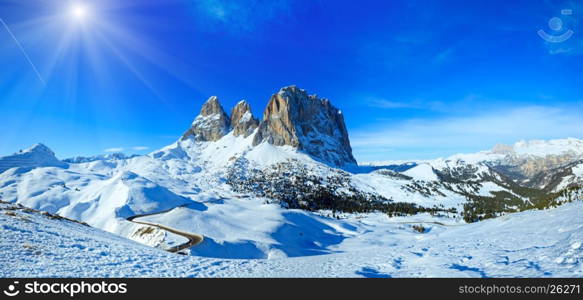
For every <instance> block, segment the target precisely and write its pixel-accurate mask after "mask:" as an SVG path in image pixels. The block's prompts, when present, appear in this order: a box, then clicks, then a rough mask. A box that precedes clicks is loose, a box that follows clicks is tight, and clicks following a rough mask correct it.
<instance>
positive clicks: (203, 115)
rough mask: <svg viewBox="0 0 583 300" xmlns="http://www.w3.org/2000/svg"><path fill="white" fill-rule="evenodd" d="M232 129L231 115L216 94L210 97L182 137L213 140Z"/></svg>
mask: <svg viewBox="0 0 583 300" xmlns="http://www.w3.org/2000/svg"><path fill="white" fill-rule="evenodd" d="M229 129H230V120H229V116H228V115H227V113H226V112H225V110H224V109H223V106H222V105H221V103H220V102H219V99H218V98H217V97H216V96H212V97H210V98H209V99H208V100H207V101H206V102H205V103H204V104H203V106H202V109H201V110H200V114H199V115H198V116H197V117H196V118H195V119H194V121H193V122H192V125H191V127H190V128H189V129H188V130H187V131H186V132H185V133H184V134H183V135H182V139H183V140H184V139H187V138H190V137H193V138H194V140H196V141H204V142H212V141H217V140H219V139H220V138H222V137H223V136H225V135H226V134H227V133H228V132H229Z"/></svg>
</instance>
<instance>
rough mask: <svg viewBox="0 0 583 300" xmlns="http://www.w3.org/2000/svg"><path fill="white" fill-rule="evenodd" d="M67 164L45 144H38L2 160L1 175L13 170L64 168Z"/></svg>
mask: <svg viewBox="0 0 583 300" xmlns="http://www.w3.org/2000/svg"><path fill="white" fill-rule="evenodd" d="M64 166H66V164H65V163H63V162H61V161H60V160H58V159H57V158H56V157H55V153H53V151H51V149H49V148H48V147H47V146H45V145H43V144H36V145H34V146H32V147H30V148H28V149H26V150H21V151H19V152H18V153H15V154H14V155H10V156H5V157H2V158H0V173H2V172H4V171H6V170H8V169H11V168H37V167H64Z"/></svg>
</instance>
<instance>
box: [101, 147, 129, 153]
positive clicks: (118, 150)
mask: <svg viewBox="0 0 583 300" xmlns="http://www.w3.org/2000/svg"><path fill="white" fill-rule="evenodd" d="M123 150H124V148H122V147H114V148H107V149H105V150H103V151H105V152H122V151H123Z"/></svg>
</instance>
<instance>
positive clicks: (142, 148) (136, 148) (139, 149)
mask: <svg viewBox="0 0 583 300" xmlns="http://www.w3.org/2000/svg"><path fill="white" fill-rule="evenodd" d="M132 149H133V150H135V151H144V150H148V149H150V147H146V146H134V147H132Z"/></svg>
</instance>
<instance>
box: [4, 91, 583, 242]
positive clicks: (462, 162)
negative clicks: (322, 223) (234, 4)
mask: <svg viewBox="0 0 583 300" xmlns="http://www.w3.org/2000/svg"><path fill="white" fill-rule="evenodd" d="M582 185H583V141H582V140H577V139H563V140H551V141H530V142H525V141H522V142H518V143H516V144H515V145H512V146H508V145H497V146H496V147H494V149H493V150H490V151H483V152H479V153H474V154H458V155H454V156H451V157H448V158H440V159H435V160H426V161H411V162H403V161H401V162H390V161H389V162H386V163H376V164H364V165H358V164H357V162H356V160H355V159H354V157H353V155H352V150H351V147H350V141H349V136H348V132H347V130H346V127H345V124H344V117H343V114H342V113H341V112H340V111H339V110H338V109H337V108H335V107H334V106H333V105H332V104H331V103H330V101H329V100H327V99H322V98H319V97H317V96H314V95H308V93H307V92H306V91H304V90H302V89H299V88H297V87H295V86H290V87H285V88H282V89H281V90H279V91H278V92H277V93H275V94H274V95H272V96H271V98H270V99H269V102H268V104H267V107H266V108H265V110H264V113H263V118H262V119H261V120H258V119H257V118H255V117H254V116H253V115H252V113H251V108H250V106H249V104H248V103H247V102H245V101H241V102H239V103H238V104H237V105H236V106H235V107H234V108H233V109H232V110H231V113H230V115H229V114H227V113H226V111H225V110H224V109H223V107H222V105H221V104H220V102H219V99H218V98H217V97H211V98H210V99H209V100H208V101H207V102H206V103H205V104H204V105H203V107H202V109H201V112H200V114H199V115H198V116H197V117H196V118H195V119H194V121H193V122H192V124H191V125H190V127H189V128H188V129H187V130H186V131H185V133H184V134H183V136H182V137H181V138H180V139H179V140H178V141H176V142H175V143H173V144H171V145H169V146H167V147H164V148H163V149H160V150H157V151H154V152H152V153H150V154H148V155H142V156H130V157H126V156H124V155H122V154H112V155H106V156H98V157H90V158H83V157H78V158H72V159H66V160H63V161H60V160H58V159H57V158H56V157H55V155H54V153H53V152H52V151H51V150H50V149H49V148H48V147H46V146H44V145H41V144H38V145H35V146H33V147H31V148H29V149H26V150H23V151H21V152H18V153H15V154H14V155H11V156H7V157H3V158H0V200H2V201H7V202H14V203H19V204H22V205H24V206H27V207H30V208H34V209H39V210H45V211H48V212H50V213H55V214H59V215H62V216H65V217H68V218H71V219H75V220H78V221H83V222H86V223H88V224H90V225H92V226H95V227H99V228H101V229H104V230H107V231H110V232H114V233H117V234H119V235H122V236H126V237H129V238H136V232H137V231H138V230H139V229H140V227H139V226H137V225H136V224H133V223H131V222H128V221H127V220H126V218H128V217H129V216H132V215H136V214H145V213H152V212H157V211H164V210H168V209H172V208H175V207H180V206H183V205H189V204H192V203H198V204H200V205H202V206H200V207H198V208H197V209H191V210H187V211H186V212H184V214H187V215H188V217H189V218H190V220H199V219H200V218H208V215H209V214H211V212H212V211H213V210H212V209H210V208H209V207H213V206H212V204H211V203H218V202H220V201H228V199H247V198H249V199H250V198H253V199H261V201H264V202H266V203H279V204H280V205H281V206H283V207H285V208H298V209H303V210H307V211H325V212H329V213H330V214H331V215H333V216H336V215H337V214H341V213H368V212H375V211H376V212H383V213H386V214H388V215H389V216H399V215H409V214H416V213H421V212H428V213H431V214H435V215H442V216H446V217H449V218H451V219H453V220H461V219H463V220H465V221H466V222H475V221H479V220H483V219H486V218H492V217H497V216H500V215H503V214H506V213H511V212H518V211H522V210H527V209H535V208H539V209H542V208H548V207H552V206H557V205H560V204H562V203H565V202H570V201H573V200H575V199H579V198H580V197H581V194H582V190H581V186H582ZM205 209H208V210H209V211H210V212H207V215H204V213H201V211H204V210H205ZM184 216H186V215H184ZM214 216H215V217H216V218H217V219H216V220H213V221H212V222H223V221H224V222H228V221H227V220H226V219H222V218H225V217H224V216H223V215H221V214H218V215H214ZM261 217H262V216H261V215H257V216H256V218H261ZM205 220H207V222H208V219H205ZM166 221H167V223H170V224H169V225H172V224H174V225H176V224H178V223H179V219H172V218H169V219H167V220H166ZM201 222H202V221H201ZM219 231H220V230H219ZM219 231H217V230H216V229H214V231H212V232H215V233H216V235H215V236H213V235H212V234H210V235H209V236H208V237H209V241H216V240H220V239H221V237H223V236H224V233H222V232H219ZM155 234H157V235H156V238H150V239H148V238H144V237H143V236H141V237H140V241H142V242H144V243H147V244H150V245H161V244H163V242H164V238H165V237H164V235H160V233H159V232H157V233H155ZM209 243H210V242H209ZM253 243H255V242H253ZM254 245H256V244H254ZM257 247H258V246H257ZM201 249H204V247H203V248H201ZM200 251H204V250H200Z"/></svg>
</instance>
